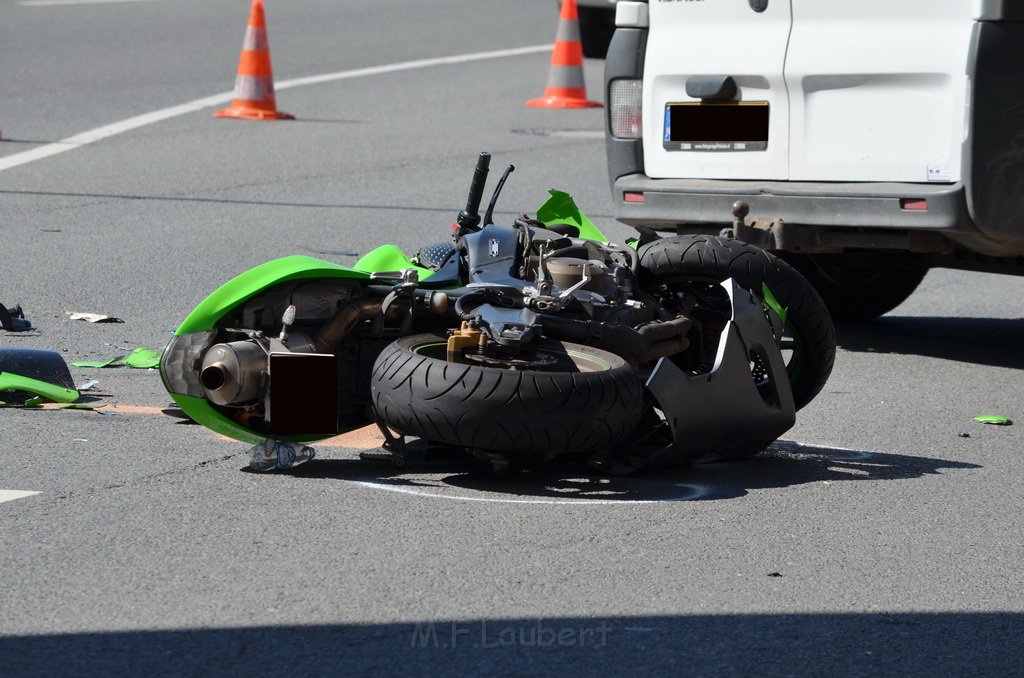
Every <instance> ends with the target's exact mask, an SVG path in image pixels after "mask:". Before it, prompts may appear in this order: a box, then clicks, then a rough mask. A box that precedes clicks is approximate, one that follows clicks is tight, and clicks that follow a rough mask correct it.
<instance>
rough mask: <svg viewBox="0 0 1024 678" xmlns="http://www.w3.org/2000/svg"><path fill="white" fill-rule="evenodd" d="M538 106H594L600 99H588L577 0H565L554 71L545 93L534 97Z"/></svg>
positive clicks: (556, 39)
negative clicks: (584, 79)
mask: <svg viewBox="0 0 1024 678" xmlns="http://www.w3.org/2000/svg"><path fill="white" fill-rule="evenodd" d="M526 105H527V106H533V107H534V108H594V107H599V106H601V103H600V102H598V101H590V100H589V99H587V88H586V85H585V84H584V82H583V43H581V42H580V16H579V12H578V11H577V10H576V0H562V12H561V14H560V15H559V19H558V34H557V35H556V36H555V49H554V51H553V52H552V53H551V74H550V75H549V76H548V86H547V88H546V89H545V90H544V96H542V97H540V98H539V99H530V100H529V101H527V102H526Z"/></svg>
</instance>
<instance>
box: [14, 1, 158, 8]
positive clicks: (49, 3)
mask: <svg viewBox="0 0 1024 678" xmlns="http://www.w3.org/2000/svg"><path fill="white" fill-rule="evenodd" d="M162 1H163V0H21V2H19V3H18V4H19V5H21V6H22V7H58V6H60V5H110V4H113V3H115V2H162Z"/></svg>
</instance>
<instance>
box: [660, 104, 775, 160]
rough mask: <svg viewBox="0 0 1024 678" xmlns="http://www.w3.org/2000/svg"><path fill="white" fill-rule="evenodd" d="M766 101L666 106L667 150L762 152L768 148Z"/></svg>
mask: <svg viewBox="0 0 1024 678" xmlns="http://www.w3.org/2000/svg"><path fill="white" fill-rule="evenodd" d="M768 113H769V107H768V102H767V101H729V102H715V103H704V102H696V101H692V102H683V103H668V104H665V141H664V146H665V149H666V150H669V151H712V152H715V151H717V152H723V151H726V152H728V151H763V150H765V149H767V148H768Z"/></svg>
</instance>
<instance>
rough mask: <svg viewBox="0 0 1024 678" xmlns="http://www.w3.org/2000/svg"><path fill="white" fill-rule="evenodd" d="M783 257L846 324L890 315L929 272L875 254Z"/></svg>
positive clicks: (784, 254) (900, 258)
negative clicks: (858, 258) (855, 256)
mask: <svg viewBox="0 0 1024 678" xmlns="http://www.w3.org/2000/svg"><path fill="white" fill-rule="evenodd" d="M779 257H780V258H782V259H784V260H785V261H786V262H788V263H789V264H790V265H791V266H792V267H793V268H795V269H796V270H798V271H800V273H802V274H803V276H804V277H805V278H807V280H808V281H810V283H811V284H812V285H814V287H815V289H817V290H818V294H820V295H821V298H822V299H824V300H825V305H826V306H828V310H829V312H830V313H831V314H832V318H833V319H835V320H838V321H845V322H863V321H866V320H872V319H874V318H877V317H878V316H880V315H884V314H886V313H888V312H889V311H891V310H893V309H894V308H896V307H897V306H899V305H900V304H902V303H903V302H904V301H906V300H907V298H908V297H909V296H910V295H911V294H913V292H914V290H916V289H917V286H918V285H920V284H921V281H922V280H923V279H924V276H925V275H926V274H927V273H928V267H927V266H924V265H922V264H919V263H917V262H916V261H915V260H914V259H912V258H910V257H904V256H880V255H877V254H874V255H871V257H870V258H865V257H861V260H860V261H858V260H857V259H853V258H851V257H850V256H847V255H842V254H791V253H788V252H782V253H779Z"/></svg>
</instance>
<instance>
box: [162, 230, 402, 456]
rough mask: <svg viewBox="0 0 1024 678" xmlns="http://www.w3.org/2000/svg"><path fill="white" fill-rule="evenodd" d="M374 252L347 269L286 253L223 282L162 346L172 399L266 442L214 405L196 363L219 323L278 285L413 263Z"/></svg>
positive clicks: (212, 422) (363, 277) (393, 251)
mask: <svg viewBox="0 0 1024 678" xmlns="http://www.w3.org/2000/svg"><path fill="white" fill-rule="evenodd" d="M374 252H376V255H374ZM374 252H371V253H370V254H368V255H367V256H366V257H363V259H361V260H360V262H359V263H358V264H357V266H359V265H363V266H365V267H366V268H349V267H346V266H341V265H339V264H334V263H331V262H329V261H323V260H321V259H316V258H314V257H307V256H302V255H297V256H289V257H283V258H281V259H275V260H273V261H268V262H267V263H265V264H261V265H260V266H256V267H255V268H252V269H249V270H248V271H246V272H245V273H242V274H241V275H239V276H237V277H235V278H233V279H231V280H229V281H228V282H226V283H224V284H223V285H221V286H220V287H219V288H218V289H216V290H215V291H214V292H213V293H212V294H210V295H209V296H208V297H207V298H206V299H204V300H203V301H201V302H200V303H199V305H198V306H196V308H195V309H194V310H193V311H192V312H191V313H190V314H189V315H188V317H186V318H185V320H184V321H183V322H182V323H181V325H180V326H179V327H178V329H177V330H176V331H175V333H174V337H173V338H172V339H171V341H170V342H169V343H168V345H167V348H166V349H165V350H164V353H163V357H162V359H161V361H160V375H161V377H162V379H163V382H164V386H165V387H166V388H167V391H168V393H170V395H171V398H172V399H173V400H174V402H175V403H176V404H177V405H178V406H179V407H180V408H181V409H182V411H183V412H184V413H185V414H186V415H188V417H189V418H191V419H192V420H193V421H195V422H197V423H199V424H201V425H203V426H205V427H206V428H208V429H210V430H212V431H214V432H216V433H220V434H222V435H225V436H227V437H229V438H234V439H235V440H241V441H243V442H250V443H258V442H260V441H261V440H263V438H264V436H261V435H259V434H257V433H255V432H253V431H250V430H249V429H247V428H245V427H243V426H240V425H239V424H238V423H236V422H234V421H232V420H231V419H229V418H228V417H226V416H224V415H223V414H221V413H220V412H219V411H218V410H216V409H214V408H213V407H212V406H211V405H210V403H209V402H208V401H207V400H206V398H205V397H204V395H203V390H202V387H201V386H200V385H199V381H198V374H197V371H196V369H195V367H194V365H193V364H192V363H193V361H194V360H195V358H196V356H198V355H201V354H202V353H203V352H204V351H205V350H206V349H207V348H209V347H210V346H211V345H212V344H213V341H214V338H215V336H216V334H217V324H218V322H220V321H221V320H222V319H223V318H224V317H225V316H227V315H228V314H229V313H231V312H232V311H233V310H235V309H236V308H238V307H239V306H240V305H242V304H244V303H245V302H247V301H248V300H250V299H252V298H253V297H255V296H257V295H259V294H261V293H263V292H265V291H267V290H269V289H270V288H271V287H274V286H275V285H279V284H281V283H284V282H288V281H294V280H313V279H321V280H324V279H350V280H358V281H366V282H369V280H370V273H371V272H374V271H375V270H377V269H376V266H383V267H384V270H395V269H394V268H391V267H392V265H396V267H397V269H401V268H402V267H405V268H409V267H411V266H412V263H411V262H409V259H408V257H405V255H404V254H402V253H401V251H400V250H398V248H397V247H394V246H393V245H390V246H388V245H386V246H383V247H380V248H377V250H374ZM371 255H374V256H371ZM402 264H407V265H405V266H402ZM278 437H279V438H280V439H282V440H289V441H293V442H305V441H309V440H318V439H322V438H325V437H327V435H310V436H278Z"/></svg>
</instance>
